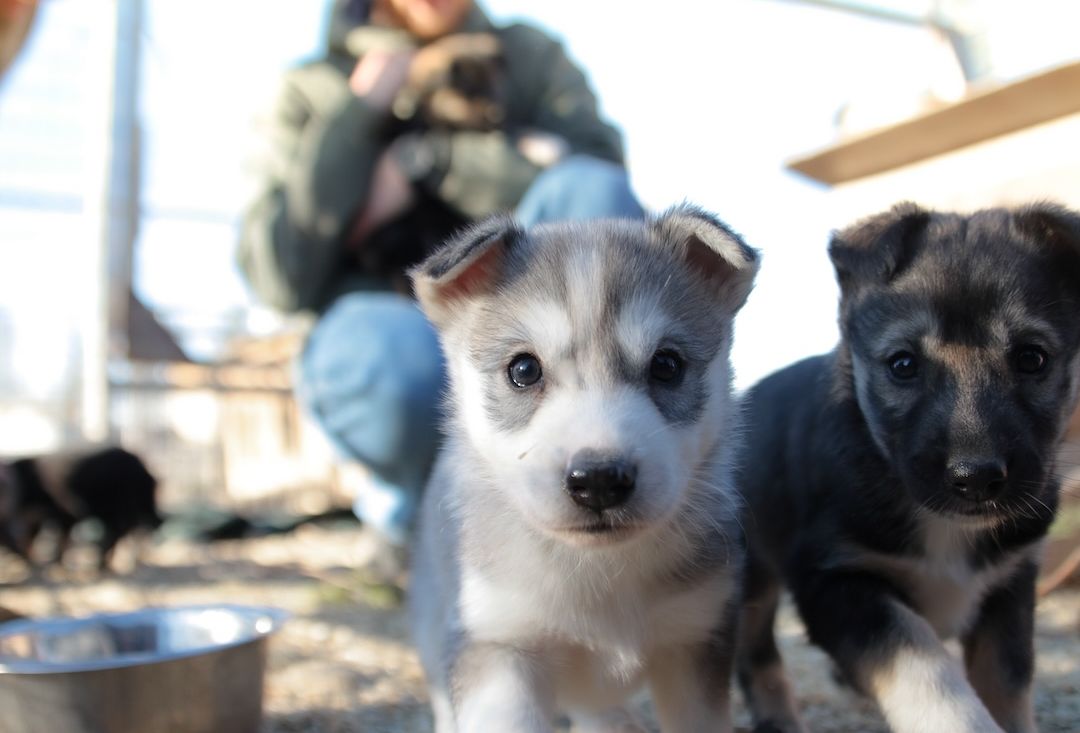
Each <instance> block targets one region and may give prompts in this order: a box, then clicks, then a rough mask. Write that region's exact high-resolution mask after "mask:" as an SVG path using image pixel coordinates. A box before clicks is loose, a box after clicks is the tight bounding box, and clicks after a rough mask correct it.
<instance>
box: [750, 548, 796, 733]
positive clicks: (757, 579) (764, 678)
mask: <svg viewBox="0 0 1080 733" xmlns="http://www.w3.org/2000/svg"><path fill="white" fill-rule="evenodd" d="M745 594H746V598H745V599H744V601H743V607H742V620H741V621H740V622H739V643H738V654H737V659H738V662H737V670H738V675H739V685H740V687H742V691H743V695H744V696H745V697H746V703H747V705H748V706H749V708H750V711H751V715H752V717H753V720H754V725H755V726H758V727H759V729H761V730H774V731H777V733H805V731H806V728H805V727H803V724H802V722H801V721H800V720H799V714H798V712H797V708H796V705H795V695H794V693H793V692H792V689H791V685H790V683H789V682H788V679H787V675H786V674H785V673H784V662H783V660H782V659H781V658H780V650H779V649H778V648H777V646H776V637H775V636H774V635H773V625H774V623H775V621H776V607H777V606H778V605H779V603H780V583H779V580H778V579H777V578H776V576H775V575H774V574H773V573H772V571H771V570H769V569H768V568H766V567H764V566H763V565H762V564H761V563H760V562H759V561H755V560H754V559H753V558H751V560H750V563H749V566H748V568H747V578H746V589H745Z"/></svg>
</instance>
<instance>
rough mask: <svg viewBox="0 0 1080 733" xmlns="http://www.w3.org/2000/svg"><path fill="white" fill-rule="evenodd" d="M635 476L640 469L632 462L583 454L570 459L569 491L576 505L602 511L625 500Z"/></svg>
mask: <svg viewBox="0 0 1080 733" xmlns="http://www.w3.org/2000/svg"><path fill="white" fill-rule="evenodd" d="M636 478H637V468H636V467H635V466H634V464H632V463H629V462H627V461H624V460H622V459H619V458H610V457H602V456H598V455H596V454H592V453H584V454H579V455H577V456H574V458H573V460H571V461H570V467H569V468H568V469H567V471H566V491H567V493H568V494H570V498H571V499H573V500H574V503H575V504H578V505H580V506H583V507H585V508H587V509H592V510H593V511H594V512H600V511H603V510H604V509H611V508H612V507H617V506H619V505H620V504H622V503H624V502H625V501H626V500H627V499H628V498H629V497H630V494H631V492H633V490H634V480H635V479H636Z"/></svg>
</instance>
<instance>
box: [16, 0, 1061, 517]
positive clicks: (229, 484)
mask: <svg viewBox="0 0 1080 733" xmlns="http://www.w3.org/2000/svg"><path fill="white" fill-rule="evenodd" d="M327 5H328V3H327V2H325V0H187V2H175V1H172V0H43V2H42V3H41V8H40V12H39V14H38V17H37V20H36V23H35V25H34V28H33V30H32V33H31V36H30V38H29V40H28V43H27V45H26V47H25V48H24V49H23V52H22V53H21V55H20V56H19V57H18V59H17V60H16V62H15V64H14V66H13V67H12V68H11V69H10V70H9V71H8V73H7V74H6V76H5V77H4V78H3V80H2V81H0V455H18V454H24V453H29V452H38V451H45V450H50V449H53V448H55V447H57V446H59V445H61V444H64V443H67V442H71V441H73V440H77V439H82V438H90V439H99V438H103V437H111V438H114V439H119V440H121V441H122V442H124V443H125V444H128V445H130V446H132V447H133V448H135V449H138V450H140V451H141V452H142V453H143V455H145V456H146V458H147V460H148V462H149V463H150V464H151V465H152V467H153V468H155V469H156V472H157V473H158V475H160V476H161V477H162V478H163V489H164V493H163V496H162V499H163V503H164V504H165V505H166V507H168V506H169V505H170V504H175V503H178V502H180V501H184V502H190V501H195V500H198V501H206V502H210V503H215V502H217V503H221V502H225V503H230V504H245V503H251V502H255V503H258V502H263V501H271V500H274V501H277V500H282V498H283V497H285V498H287V499H288V500H289V501H295V502H299V503H300V504H305V503H306V505H305V507H304V508H307V509H313V510H317V509H318V508H319V507H318V505H320V504H324V503H332V502H333V501H334V496H333V486H334V480H335V479H334V476H333V469H332V468H331V461H330V452H329V450H328V448H327V447H326V446H325V445H324V444H323V443H322V439H321V438H320V437H319V435H318V434H317V433H316V432H315V431H314V430H313V429H312V428H311V427H310V426H309V425H308V424H307V423H306V422H305V420H304V419H303V416H302V415H301V414H300V413H299V412H298V410H297V408H296V406H295V404H294V402H293V400H292V397H291V392H290V384H291V378H290V377H291V375H290V369H291V359H292V356H293V354H294V353H295V351H296V348H297V345H298V344H299V343H300V339H301V337H302V334H303V332H304V328H305V326H306V324H305V323H303V322H302V321H298V320H295V319H292V320H286V319H282V318H281V317H279V316H277V315H275V314H274V313H272V312H270V311H268V310H266V309H264V308H261V307H259V306H258V305H256V303H255V302H254V300H253V298H252V297H251V296H250V294H249V293H248V292H247V290H246V289H245V285H244V283H243V281H242V280H241V278H240V276H239V274H238V271H237V268H236V266H235V264H234V250H235V244H236V239H237V223H238V219H239V215H240V212H241V209H242V207H243V205H244V203H245V201H246V200H247V198H248V196H249V195H250V189H249V188H248V181H247V179H246V176H245V160H246V159H247V157H248V155H249V153H250V150H251V142H250V141H251V139H252V136H251V130H252V124H253V120H254V118H255V116H256V115H257V113H258V112H259V111H260V110H262V109H264V108H265V107H266V105H267V104H268V102H269V100H270V98H271V95H272V91H273V87H274V84H275V82H276V81H277V80H278V78H279V77H280V74H281V72H282V71H283V70H285V69H286V68H287V67H289V66H292V65H294V64H296V63H298V62H299V61H301V60H303V59H305V58H307V57H310V56H313V55H315V54H317V53H318V52H319V50H320V48H321V44H322V43H323V36H324V33H325V23H326V9H327ZM483 7H484V8H485V9H486V10H487V11H488V12H489V14H490V15H491V16H492V17H493V18H494V19H496V20H499V21H504V20H510V19H514V18H523V19H527V20H529V21H531V22H534V23H536V24H539V25H541V26H542V27H544V28H545V29H546V30H548V31H550V32H551V33H553V34H554V35H556V36H558V37H560V38H561V39H563V41H564V42H565V44H566V47H567V48H568V50H569V52H570V54H571V55H572V57H573V58H575V59H576V60H577V61H578V62H579V63H580V64H581V65H582V67H583V68H585V69H586V70H588V72H589V74H590V78H591V81H592V84H593V86H594V88H595V89H596V91H597V93H598V95H599V98H600V100H601V104H602V107H603V111H604V112H605V113H606V115H607V116H608V117H609V118H610V119H612V120H614V121H615V122H616V123H617V124H618V125H620V126H621V128H622V130H623V133H624V136H625V143H626V148H627V152H628V165H629V169H630V173H631V177H632V180H633V184H634V186H635V188H636V190H637V192H638V194H639V195H640V197H641V198H642V200H643V201H644V202H645V204H646V205H647V206H648V207H650V208H652V209H662V208H665V207H667V206H669V205H671V204H673V203H676V202H679V201H682V200H689V201H692V202H695V203H697V204H700V205H701V206H703V207H705V208H707V209H710V210H713V211H715V212H717V213H718V214H719V215H720V216H721V217H722V218H724V219H725V220H726V221H728V222H729V223H730V224H731V225H732V226H733V227H734V228H735V229H737V230H738V231H740V232H742V233H743V234H744V235H745V237H746V238H747V240H748V241H749V242H750V243H752V244H753V245H755V246H756V247H758V248H760V249H761V250H762V251H763V253H764V260H765V264H764V268H763V271H762V275H761V279H760V284H759V285H758V287H757V289H756V291H755V293H754V294H753V296H752V298H751V301H750V304H749V305H748V307H747V308H746V310H745V311H744V313H743V315H742V316H741V317H740V321H739V326H738V330H739V332H738V338H737V339H736V344H737V345H736V349H735V366H736V370H737V375H738V378H737V384H738V386H739V387H745V386H747V385H749V384H750V383H752V382H753V381H754V380H756V379H757V378H759V377H760V376H762V375H763V374H765V373H766V372H768V371H770V370H771V369H774V368H776V367H778V366H781V365H783V364H785V363H787V362H789V361H791V360H793V359H796V358H798V357H801V356H805V355H808V354H812V353H816V352H820V351H824V350H827V349H829V348H830V347H831V346H832V344H833V342H834V340H835V337H836V331H835V326H834V319H835V316H834V312H835V299H836V290H835V287H834V286H833V276H832V271H831V268H830V266H829V263H828V260H827V258H826V255H825V247H826V244H827V241H828V237H829V233H830V230H832V229H834V228H837V227H840V226H843V225H845V224H847V223H849V222H850V221H851V220H853V219H854V218H856V217H858V216H862V215H864V214H868V213H871V212H873V211H876V210H878V209H880V208H884V207H886V206H888V205H890V204H892V203H893V202H895V201H897V200H901V199H912V200H915V201H918V202H920V203H924V204H927V205H931V206H939V207H959V208H974V207H979V206H986V205H993V204H999V203H1007V202H1011V201H1020V200H1027V199H1030V198H1034V197H1040V198H1051V199H1055V200H1059V201H1062V202H1064V203H1067V204H1072V205H1080V183H1078V181H1080V176H1078V175H1077V174H1078V173H1080V152H1078V151H1080V146H1077V145H1076V144H1075V141H1076V140H1077V132H1078V131H1080V74H1078V73H1077V70H1076V66H1074V65H1073V64H1075V62H1076V59H1077V58H1078V57H1080V47H1078V46H1077V43H1076V37H1075V29H1076V28H1077V27H1078V25H1077V21H1078V17H1077V16H1078V15H1080V7H1078V6H1077V5H1076V4H1075V3H1072V2H1067V1H1066V0H1057V1H1055V0H1030V1H1029V2H1025V3H1015V2H1008V1H1006V0H1002V1H1000V2H995V1H993V0H938V1H936V2H934V1H932V0H925V1H920V0H894V1H891V2H865V3H864V2H849V1H847V0H727V1H726V2H722V3H719V2H714V3H702V2H695V1H694V0H668V2H665V3H617V4H616V3H606V2H604V3H602V2H591V3H590V2H581V0H547V1H546V2H543V3H535V2H527V1H526V0H487V2H484V3H483ZM853 161H854V165H853V164H852V162H853ZM793 166H794V167H793ZM797 169H798V170H797ZM800 171H801V172H800ZM311 487H319V489H320V490H319V491H308V490H307V489H309V488H311ZM327 487H330V488H329V489H327Z"/></svg>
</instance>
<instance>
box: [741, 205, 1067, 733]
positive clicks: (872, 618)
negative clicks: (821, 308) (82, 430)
mask: <svg viewBox="0 0 1080 733" xmlns="http://www.w3.org/2000/svg"><path fill="white" fill-rule="evenodd" d="M829 254H830V256H831V257H832V261H833V264H834V265H835V267H836V273H837V277H838V279H839V282H840V290H841V301H840V330H841V341H840V344H839V345H838V346H837V348H836V350H835V351H833V352H832V353H830V354H826V355H823V356H818V357H813V358H811V359H807V360H804V361H802V362H799V363H797V364H794V365H792V366H790V367H787V368H786V369H783V370H781V371H779V372H777V373H776V374H773V375H772V376H769V377H767V378H766V379H765V380H763V381H762V382H760V383H759V384H758V385H756V386H755V387H754V388H753V389H752V390H750V392H749V393H748V397H747V410H746V416H745V418H746V451H745V454H744V456H743V458H742V459H741V460H740V466H741V469H740V476H739V487H740V489H741V490H742V491H743V492H744V493H745V496H746V502H747V505H748V508H749V516H748V518H747V521H746V523H745V524H746V527H747V533H748V535H749V537H750V561H749V565H748V571H747V586H746V606H745V608H746V611H745V616H744V623H743V626H742V632H741V636H742V639H743V644H742V648H741V652H740V660H739V676H740V680H741V681H742V683H743V686H744V689H745V690H746V692H747V697H748V699H749V701H750V704H751V707H752V709H753V712H754V716H755V719H756V722H757V723H758V725H759V726H760V727H759V730H769V731H783V733H794V732H795V731H802V730H803V726H802V724H801V722H800V721H799V718H798V715H797V714H796V711H795V704H794V701H793V699H792V695H791V692H790V688H789V686H788V684H787V682H786V680H785V678H784V675H783V671H782V668H781V663H780V657H779V653H778V651H777V647H776V641H775V639H774V637H773V618H774V615H775V612H776V604H777V600H778V598H779V592H780V588H781V586H782V585H786V586H787V587H788V588H789V589H790V590H791V592H792V595H793V597H794V599H795V602H796V605H797V606H798V609H799V613H800V615H801V616H802V618H803V620H804V621H805V622H806V627H807V631H808V633H809V635H810V638H811V640H812V641H814V642H815V643H816V644H818V645H819V646H821V647H822V648H824V649H825V650H826V651H827V652H828V653H829V654H830V655H831V656H832V658H833V660H834V661H835V662H836V663H837V665H838V667H839V668H840V671H841V672H842V673H843V675H844V677H845V678H846V679H847V680H848V681H850V682H851V683H852V684H853V685H855V686H856V687H857V688H858V689H860V690H862V691H863V692H865V693H866V694H868V695H870V696H871V697H873V698H874V699H875V700H876V701H877V702H878V704H879V705H880V707H881V710H882V713H883V714H884V716H885V718H886V720H887V721H888V723H889V726H890V728H891V729H892V730H894V731H897V732H898V733H992V732H993V731H998V732H999V733H1000V731H1002V730H1004V731H1008V732H1009V733H1032V731H1034V730H1035V728H1036V726H1035V720H1034V715H1033V711H1032V704H1031V703H1032V701H1031V681H1032V673H1033V670H1034V651H1033V648H1032V643H1033V642H1032V627H1033V611H1034V605H1035V579H1036V575H1037V572H1038V561H1039V548H1040V542H1041V540H1042V538H1043V537H1044V536H1045V534H1046V532H1047V529H1048V527H1049V526H1050V523H1051V521H1052V520H1053V518H1054V512H1055V509H1056V507H1057V502H1058V484H1059V479H1058V477H1057V475H1056V472H1055V457H1056V452H1057V450H1058V445H1059V441H1060V439H1061V437H1062V434H1063V431H1064V429H1065V425H1066V422H1067V421H1068V418H1069V415H1070V414H1071V413H1072V411H1073V409H1074V407H1075V405H1076V400H1077V393H1078V390H1080V216H1077V214H1076V213H1074V212H1071V211H1067V210H1065V209H1062V208H1060V207H1057V206H1051V205H1035V206H1028V207H1024V208H1020V209H1015V210H1006V209H989V210H984V211H978V212H975V213H974V214H972V215H969V216H962V215H959V214H952V213H938V212H931V211H927V210H925V209H922V208H920V207H918V206H915V205H912V204H906V205H901V206H897V207H896V208H894V209H893V210H891V211H888V212H885V213H882V214H880V215H877V216H874V217H871V218H870V219H867V220H865V221H862V222H859V223H857V224H855V225H853V226H851V227H850V228H848V229H845V230H844V231H841V232H839V233H838V234H837V235H836V236H835V237H834V238H833V241H832V244H831V246H830V248H829ZM949 638H959V640H960V641H961V643H962V645H963V649H964V658H963V662H960V661H959V660H956V659H954V658H953V656H952V655H951V654H950V653H949V652H948V651H947V649H946V647H945V646H944V644H943V641H942V640H944V639H949Z"/></svg>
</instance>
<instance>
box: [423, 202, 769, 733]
mask: <svg viewBox="0 0 1080 733" xmlns="http://www.w3.org/2000/svg"><path fill="white" fill-rule="evenodd" d="M757 266H758V258H757V255H756V253H755V252H754V250H752V249H750V248H749V247H747V246H746V244H744V243H743V241H742V240H741V239H740V238H739V237H738V236H736V235H735V234H734V233H733V232H732V231H731V230H730V229H728V228H727V227H726V226H725V225H723V224H722V223H720V222H719V221H717V220H716V219H714V218H713V217H711V216H710V215H708V214H706V213H704V212H702V211H700V210H698V209H694V208H690V207H680V208H676V209H674V210H672V211H669V212H668V213H666V214H664V215H662V216H660V217H659V218H657V219H654V220H649V221H631V220H610V221H594V222H589V223H564V224H549V225H543V226H539V227H537V228H535V229H531V230H529V231H524V230H522V229H521V228H520V227H518V226H517V225H516V224H515V223H514V222H513V221H511V220H509V219H505V218H495V219H492V220H489V221H487V222H486V223H483V224H481V225H479V226H476V227H474V228H472V229H470V230H468V231H467V232H465V233H464V234H462V235H461V236H459V237H458V238H456V239H455V240H453V241H451V242H450V243H449V244H447V245H445V247H444V248H443V249H441V250H440V251H438V252H436V253H435V254H434V255H432V256H431V257H430V258H429V259H428V260H427V261H425V262H424V263H423V264H422V265H420V266H419V267H418V268H416V269H415V270H414V271H413V273H412V277H413V282H414V285H415V290H416V293H417V296H418V298H419V299H420V302H421V304H422V306H423V308H424V310H425V312H426V313H427V314H428V316H429V317H430V318H431V320H432V321H433V322H434V324H435V325H436V327H437V328H438V330H439V333H440V337H441V340H442V344H443V347H444V351H445V353H446V358H447V362H448V366H449V371H450V377H451V388H450V395H449V401H448V404H449V414H450V416H449V419H448V423H447V430H446V433H447V435H446V441H445V444H444V447H443V449H442V453H441V456H440V458H439V459H438V462H437V464H436V467H435V469H434V472H433V475H432V478H431V482H430V484H429V486H428V489H427V493H426V495H425V498H424V502H423V508H422V516H421V520H420V528H419V538H418V544H417V547H416V553H415V563H414V567H413V572H412V584H411V588H410V606H411V617H412V626H413V632H414V636H415V640H416V642H417V645H418V647H419V652H420V657H421V660H422V662H423V665H424V669H425V672H426V675H427V678H428V682H429V687H430V691H431V697H432V703H433V706H434V710H435V717H436V727H437V730H438V732H439V733H481V732H483V733H487V732H489V731H500V733H503V732H505V733H514V732H517V733H526V732H528V733H541V732H548V731H552V730H553V724H554V721H555V720H556V718H557V716H558V715H560V714H568V715H570V716H571V718H572V719H573V721H574V723H575V729H576V730H584V731H616V730H638V728H636V727H634V725H635V723H634V722H633V717H632V715H631V714H630V713H629V712H628V711H627V710H626V708H625V707H624V705H625V703H626V700H627V698H628V697H629V696H630V695H631V694H633V693H634V692H635V691H637V690H638V689H639V688H641V687H642V686H646V685H647V686H648V688H649V690H650V691H651V695H652V700H653V703H654V706H655V709H656V712H657V717H658V719H659V721H660V723H661V725H662V728H663V730H664V731H665V732H667V733H702V732H704V731H730V730H731V721H730V714H729V701H728V700H729V697H728V687H729V677H730V668H731V662H732V659H733V651H734V650H733V648H732V644H733V638H734V624H735V621H736V615H737V607H738V600H739V590H738V589H739V579H740V575H741V569H742V562H743V557H744V550H743V544H742V540H741V530H740V528H739V525H738V521H737V502H736V498H735V493H734V491H733V488H732V481H731V473H732V449H733V433H734V430H735V427H736V413H735V410H734V408H733V405H732V398H731V386H730V382H731V370H730V364H729V352H730V349H731V339H732V319H733V317H734V316H735V314H736V312H737V311H738V310H739V308H740V307H741V306H742V304H743V302H744V301H745V299H746V297H747V295H748V293H749V292H750V289H751V286H752V283H753V279H754V275H755V272H756V270H757Z"/></svg>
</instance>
